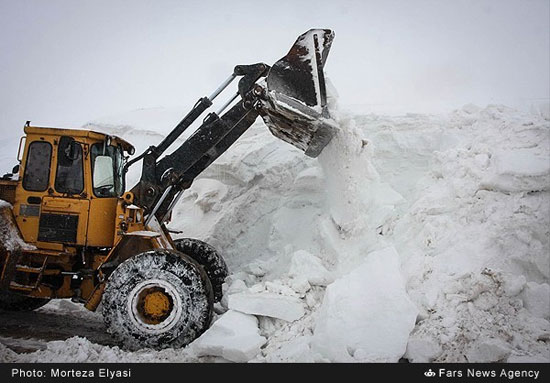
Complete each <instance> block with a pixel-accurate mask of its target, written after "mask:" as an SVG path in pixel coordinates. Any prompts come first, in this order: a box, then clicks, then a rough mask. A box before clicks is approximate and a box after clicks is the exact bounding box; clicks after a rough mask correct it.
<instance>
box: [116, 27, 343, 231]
mask: <svg viewBox="0 0 550 383" xmlns="http://www.w3.org/2000/svg"><path fill="white" fill-rule="evenodd" d="M333 37H334V34H333V33H332V31H330V30H326V29H312V30H310V31H308V32H306V33H305V34H303V35H301V36H300V37H299V38H298V40H297V41H296V43H295V44H294V45H293V47H292V48H291V50H290V52H289V53H288V54H287V55H286V56H285V57H283V58H282V59H281V60H279V61H277V63H275V64H274V65H273V67H269V66H268V65H266V64H263V63H258V64H252V65H238V66H236V67H235V69H234V71H233V73H232V74H231V76H230V77H229V78H228V79H227V80H226V81H224V82H223V83H222V84H221V85H220V87H219V88H218V89H216V90H215V91H214V93H212V95H211V96H210V97H203V98H201V99H199V100H198V102H197V103H196V104H195V106H194V107H193V109H192V110H191V111H190V112H189V113H188V114H187V115H186V116H185V117H184V118H183V120H182V121H181V122H180V123H179V124H178V125H177V126H176V127H175V128H174V129H173V130H172V132H170V134H169V135H168V136H167V137H166V138H165V139H164V140H163V141H162V142H161V143H160V144H159V145H158V146H156V147H155V146H151V147H150V148H149V149H147V150H146V151H145V152H144V153H143V154H141V155H140V156H138V157H137V158H135V159H134V160H132V161H130V162H129V163H128V164H127V166H126V168H127V167H128V166H130V165H131V164H133V163H135V162H136V161H138V160H140V159H143V168H142V175H141V179H140V181H139V182H138V184H137V185H135V186H134V187H133V188H132V190H131V191H132V192H133V194H134V201H135V203H136V204H137V205H139V206H141V207H142V208H144V210H145V212H146V214H148V220H150V219H152V218H153V217H156V218H157V219H158V220H159V222H161V223H163V222H164V221H165V220H166V218H167V217H168V216H169V213H170V211H171V209H172V208H173V207H174V205H175V203H176V202H177V200H178V198H179V197H180V196H181V194H182V192H183V191H184V190H185V189H187V188H189V187H190V186H191V183H192V182H193V180H194V179H195V178H196V177H197V176H198V175H199V174H200V173H201V172H202V171H203V170H204V169H206V168H207V167H208V166H209V165H210V164H211V163H212V162H213V161H214V160H216V159H217V158H218V157H219V156H220V155H221V154H223V153H224V152H225V151H226V150H227V149H228V148H229V147H230V146H231V145H232V144H233V143H234V142H235V141H236V140H237V139H238V138H239V137H240V136H241V135H242V134H243V133H244V132H245V131H246V130H247V129H248V128H249V127H250V126H251V125H252V124H253V123H254V122H255V121H256V119H257V118H258V117H259V116H262V118H263V120H264V122H265V123H266V125H267V126H268V127H269V129H270V130H271V132H272V133H273V134H274V135H275V136H277V137H278V138H280V139H282V140H284V141H286V142H289V143H291V144H292V145H294V146H296V147H298V148H299V149H301V150H303V151H304V152H305V154H306V155H309V156H311V157H316V156H317V155H318V154H319V153H320V152H321V150H322V149H323V148H324V147H325V146H326V145H327V144H328V142H329V141H330V139H331V138H332V136H333V134H334V129H335V125H334V123H333V122H332V121H331V120H330V116H329V114H328V110H327V108H326V90H325V89H326V87H325V79H324V72H323V67H324V64H325V61H326V57H327V55H328V52H329V50H330V45H331V43H332V39H333ZM236 77H241V79H240V80H239V83H238V92H237V93H236V94H235V95H234V96H233V97H232V98H231V99H230V100H229V101H228V102H227V103H226V104H225V105H224V106H223V107H222V108H221V109H220V110H219V111H218V112H217V113H214V112H212V113H209V114H208V115H207V116H206V117H205V118H204V120H203V122H202V124H201V125H200V126H199V127H198V128H197V129H196V131H195V132H194V133H193V134H192V135H191V136H190V137H189V138H188V139H187V140H186V141H185V142H184V143H183V144H182V145H180V146H179V147H178V148H177V149H176V150H174V151H173V152H172V153H171V154H169V155H165V156H164V157H162V158H161V156H162V155H163V154H164V152H165V151H166V150H167V149H168V147H169V146H170V145H171V144H172V143H174V142H175V140H176V139H177V138H178V137H180V136H181V134H182V133H183V132H184V131H185V130H186V129H187V128H188V127H189V126H190V125H191V124H192V123H193V122H194V121H195V120H197V118H198V117H199V116H200V115H201V114H202V113H203V112H204V111H205V110H207V109H208V108H209V107H210V106H212V102H213V100H214V99H215V98H216V97H217V96H218V95H219V94H220V93H221V92H222V91H223V90H224V89H225V88H227V86H229V84H230V83H231V82H232V81H233V80H234V79H235V78H236ZM264 77H267V78H266V79H265V80H263V79H262V78H264ZM236 99H238V101H237V102H236V103H234V105H233V106H232V107H230V106H231V104H233V102H234V101H235V100H236ZM228 107H230V108H229V109H228V110H227V111H225V112H224V110H226V109H227V108H228ZM222 112H224V113H223V114H222Z"/></svg>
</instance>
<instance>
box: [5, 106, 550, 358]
mask: <svg viewBox="0 0 550 383" xmlns="http://www.w3.org/2000/svg"><path fill="white" fill-rule="evenodd" d="M335 115H336V117H337V119H338V122H339V125H340V128H341V130H340V132H339V134H338V135H337V137H335V139H334V140H333V141H332V142H331V143H330V144H329V146H327V147H326V148H325V150H324V151H323V153H322V154H321V156H320V157H319V158H318V159H311V158H307V157H305V156H304V155H303V153H302V152H300V151H298V150H297V149H295V148H294V147H292V146H290V145H288V144H285V143H283V142H281V141H279V140H277V139H276V138H274V137H273V136H272V135H271V134H270V133H269V131H268V130H267V129H266V128H265V126H263V124H262V123H261V122H259V123H258V124H256V125H254V126H253V127H251V129H249V131H248V132H246V133H245V134H244V135H243V136H242V137H241V138H240V139H239V140H238V141H237V143H236V144H235V145H234V146H233V147H231V148H230V149H229V150H228V151H227V152H226V153H225V154H224V155H222V156H221V157H220V158H219V159H218V160H216V161H215V162H214V163H213V164H212V166H210V167H209V168H208V169H207V170H206V171H205V172H204V173H203V174H201V176H200V177H199V179H197V180H196V181H195V182H194V184H193V185H192V187H191V188H190V189H189V190H187V191H186V193H185V194H184V197H183V198H182V200H181V202H180V203H179V205H178V206H177V207H176V209H175V211H174V212H173V217H172V223H171V224H169V227H170V228H171V229H177V230H182V231H183V234H181V235H180V236H182V237H194V238H199V239H202V240H204V241H206V242H209V243H210V244H212V245H213V246H215V247H216V248H217V249H218V250H219V251H220V252H221V253H222V254H223V255H224V257H225V259H226V261H227V263H228V266H229V269H230V272H231V275H230V276H229V278H228V279H227V281H226V284H225V286H224V297H223V299H222V302H221V304H220V305H217V307H216V310H217V312H218V314H219V315H220V317H219V319H218V320H217V321H216V322H215V323H214V324H213V326H212V328H211V329H210V330H209V331H208V332H206V333H205V334H204V335H203V337H206V338H205V339H206V340H207V341H205V339H202V338H200V339H199V340H197V341H196V342H195V343H194V344H192V345H191V346H190V347H188V348H186V349H183V350H164V351H162V352H159V353H154V352H151V351H147V350H144V351H143V353H144V354H143V353H139V352H138V353H135V357H136V358H147V357H150V358H157V357H158V358H159V360H163V359H162V358H172V357H174V361H180V360H207V361H210V360H220V358H221V359H225V360H234V361H267V362H320V361H359V362H371V361H392V362H395V361H397V360H399V359H400V358H402V357H404V358H407V359H408V360H409V361H412V362H427V361H449V362H464V361H470V362H492V361H508V362H526V361H534V362H540V361H546V362H548V361H550V347H549V335H548V334H549V333H550V323H549V315H550V312H549V310H550V309H549V307H550V304H549V290H550V285H549V278H550V124H549V121H548V119H545V117H544V116H541V115H540V114H537V115H533V114H523V113H520V112H518V111H516V110H513V109H510V108H507V107H504V106H498V105H493V106H488V107H486V108H479V107H476V106H474V105H467V106H465V107H463V108H462V109H460V110H457V111H455V112H453V113H452V114H450V115H448V116H429V115H418V114H408V115H404V116H392V117H388V116H380V115H373V114H371V115H362V116H354V115H349V114H345V113H341V114H339V115H337V114H336V113H335ZM98 125H99V126H97V128H96V129H97V130H104V129H102V127H101V123H98ZM108 128H109V129H111V130H116V129H119V130H118V133H119V134H120V135H122V136H123V137H124V138H126V139H128V140H129V141H130V142H138V145H137V146H138V149H137V152H138V153H139V152H140V150H141V149H145V148H146V147H147V146H148V145H150V144H151V143H152V142H151V138H150V136H149V135H148V133H147V134H143V135H141V133H140V131H139V130H136V129H132V130H130V129H126V128H123V127H120V128H117V127H116V126H110V127H108ZM150 129H151V130H152V131H157V129H156V128H155V127H151V128H150ZM158 131H162V130H158ZM158 141H160V140H157V139H155V142H158ZM138 170H139V169H138ZM132 177H134V178H132ZM133 181H136V176H134V175H130V179H129V181H128V185H129V186H131V185H132V182H133ZM224 318H225V319H224ZM239 318H240V319H239ZM244 318H247V319H246V320H245V319H244ZM241 319H242V320H241ZM225 321H228V322H229V323H230V325H226V324H225ZM233 322H235V323H237V324H234V325H233V324H231V323H233ZM235 329H242V331H240V330H239V331H234V330H235ZM208 334H215V336H213V335H208ZM209 338H210V339H209ZM264 338H265V341H264V340H262V339H264ZM76 339H78V338H76ZM201 339H202V340H201ZM260 340H262V342H260ZM216 342H217V343H216ZM52 343H55V342H50V343H48V344H47V345H48V346H47V347H53V346H50V345H51V344H52ZM64 343H66V344H67V350H66V351H65V355H70V354H71V353H72V352H73V351H74V349H72V348H71V347H73V346H74V347H76V343H77V342H76V341H75V338H73V339H69V340H68V341H66V342H64ZM201 343H202V346H201ZM55 347H57V346H55ZM86 347H87V348H86V350H87V352H89V355H90V361H96V360H98V358H99V359H100V358H101V357H98V356H96V353H98V352H99V355H101V353H100V351H98V350H100V348H101V347H106V350H111V351H108V352H115V351H112V350H115V349H116V348H110V347H107V346H98V345H93V346H92V345H86ZM95 347H98V348H97V349H95ZM56 349H57V348H56ZM94 350H95V351H94ZM8 351H9V350H8ZM45 351H46V350H44V351H39V352H37V353H32V354H29V355H26V356H22V355H21V356H17V355H15V356H14V355H12V354H9V353H8V354H9V355H8V356H4V357H2V359H3V360H10V361H12V360H18V359H17V358H18V357H20V358H27V359H25V361H26V360H29V358H45V359H46V360H50V359H48V358H50V356H48V355H50V354H51V353H50V354H46V353H45ZM105 352H107V351H105ZM116 352H122V351H120V350H117V351H116ZM171 352H174V354H171ZM38 353H42V354H38ZM6 354H7V351H5V352H4V355H6ZM10 355H11V356H10ZM33 355H35V356H33ZM125 355H126V354H125ZM176 355H177V356H176ZM203 355H204V356H203ZM206 355H211V356H212V357H213V358H214V359H209V358H210V357H208V356H206ZM125 357H128V356H125ZM178 358H179V359H178ZM61 359H62V358H61V357H60V359H59V360H61ZM21 360H22V359H21ZM36 360H38V359H36ZM65 360H70V359H65Z"/></svg>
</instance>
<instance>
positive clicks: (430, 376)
mask: <svg viewBox="0 0 550 383" xmlns="http://www.w3.org/2000/svg"><path fill="white" fill-rule="evenodd" d="M424 376H427V377H428V378H433V377H434V376H435V372H433V370H432V369H431V368H430V369H429V370H428V371H426V372H424Z"/></svg>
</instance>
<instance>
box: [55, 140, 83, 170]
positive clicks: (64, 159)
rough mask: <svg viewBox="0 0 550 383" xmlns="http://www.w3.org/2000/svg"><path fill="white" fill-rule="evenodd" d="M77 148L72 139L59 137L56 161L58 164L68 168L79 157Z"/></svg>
mask: <svg viewBox="0 0 550 383" xmlns="http://www.w3.org/2000/svg"><path fill="white" fill-rule="evenodd" d="M78 146H79V144H78V143H77V142H76V141H75V140H74V138H72V137H68V136H63V137H61V138H60V139H59V146H58V149H57V161H58V162H60V163H61V165H62V166H70V165H71V163H72V162H73V161H75V160H77V159H78V156H79V155H80V152H79V150H78V149H79V147H78Z"/></svg>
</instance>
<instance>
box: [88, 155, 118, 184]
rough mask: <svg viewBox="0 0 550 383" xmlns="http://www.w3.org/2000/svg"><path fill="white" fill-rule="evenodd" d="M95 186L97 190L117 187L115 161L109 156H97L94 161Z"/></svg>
mask: <svg viewBox="0 0 550 383" xmlns="http://www.w3.org/2000/svg"><path fill="white" fill-rule="evenodd" d="M93 173H94V176H93V184H94V189H96V188H112V187H114V185H115V175H114V172H113V159H112V158H111V157H109V156H97V157H96V158H95V161H94V172H93Z"/></svg>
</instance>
